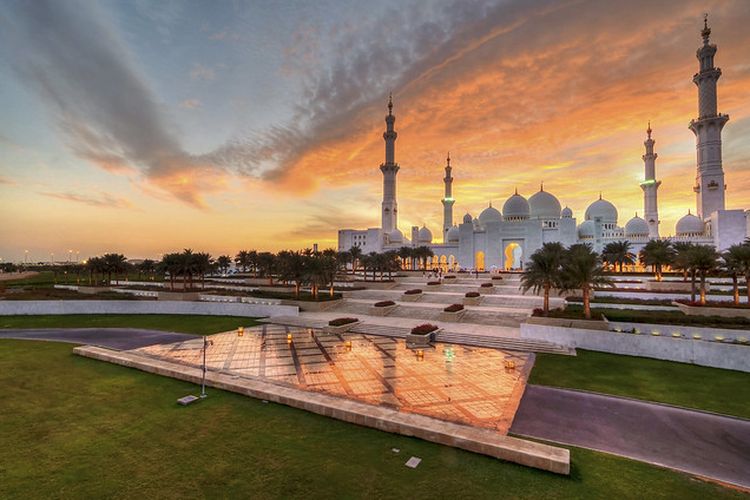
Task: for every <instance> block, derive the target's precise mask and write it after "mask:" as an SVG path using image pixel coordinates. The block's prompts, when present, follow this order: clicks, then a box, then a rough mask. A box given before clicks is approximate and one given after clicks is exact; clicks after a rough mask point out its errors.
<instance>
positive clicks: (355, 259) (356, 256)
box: [349, 246, 362, 274]
mask: <svg viewBox="0 0 750 500" xmlns="http://www.w3.org/2000/svg"><path fill="white" fill-rule="evenodd" d="M349 253H350V254H351V255H352V274H356V273H357V267H359V260H360V258H362V249H361V248H359V247H358V246H353V247H351V248H350V249H349Z"/></svg>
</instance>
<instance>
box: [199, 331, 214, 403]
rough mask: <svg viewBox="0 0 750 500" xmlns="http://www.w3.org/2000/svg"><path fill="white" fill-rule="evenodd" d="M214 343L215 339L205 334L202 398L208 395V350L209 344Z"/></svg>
mask: <svg viewBox="0 0 750 500" xmlns="http://www.w3.org/2000/svg"><path fill="white" fill-rule="evenodd" d="M212 345H214V341H213V340H208V337H206V336H205V335H204V336H203V378H202V379H201V399H203V398H205V397H206V396H208V394H206V351H207V350H208V347H209V346H212Z"/></svg>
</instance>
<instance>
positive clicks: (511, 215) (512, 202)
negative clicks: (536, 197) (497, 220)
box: [503, 191, 529, 220]
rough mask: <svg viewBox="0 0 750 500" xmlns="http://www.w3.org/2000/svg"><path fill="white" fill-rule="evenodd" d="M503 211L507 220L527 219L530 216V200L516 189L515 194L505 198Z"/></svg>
mask: <svg viewBox="0 0 750 500" xmlns="http://www.w3.org/2000/svg"><path fill="white" fill-rule="evenodd" d="M503 213H504V214H505V220H514V219H515V220H518V219H526V218H528V217H529V202H528V201H526V198H524V197H523V196H521V195H520V194H518V191H516V192H515V193H514V194H513V196H511V197H510V198H508V199H507V200H505V204H504V205H503Z"/></svg>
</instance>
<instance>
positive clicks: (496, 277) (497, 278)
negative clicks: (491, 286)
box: [492, 276, 503, 280]
mask: <svg viewBox="0 0 750 500" xmlns="http://www.w3.org/2000/svg"><path fill="white" fill-rule="evenodd" d="M492 279H493V280H501V279H503V277H502V276H493V277H492Z"/></svg>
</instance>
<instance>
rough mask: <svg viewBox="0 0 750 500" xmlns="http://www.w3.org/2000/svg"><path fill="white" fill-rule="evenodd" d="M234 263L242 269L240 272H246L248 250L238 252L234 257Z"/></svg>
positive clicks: (248, 261) (248, 260)
mask: <svg viewBox="0 0 750 500" xmlns="http://www.w3.org/2000/svg"><path fill="white" fill-rule="evenodd" d="M234 263H235V264H237V266H239V267H241V268H242V272H243V273H246V272H247V266H249V265H250V252H249V251H248V250H240V251H239V252H237V255H236V256H235V257H234Z"/></svg>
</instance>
